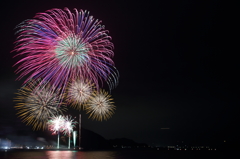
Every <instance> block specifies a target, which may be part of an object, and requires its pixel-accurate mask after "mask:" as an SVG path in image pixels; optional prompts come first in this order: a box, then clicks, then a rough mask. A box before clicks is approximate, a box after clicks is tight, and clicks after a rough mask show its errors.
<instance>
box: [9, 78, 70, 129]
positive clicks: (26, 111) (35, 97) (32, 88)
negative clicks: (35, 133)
mask: <svg viewBox="0 0 240 159" xmlns="http://www.w3.org/2000/svg"><path fill="white" fill-rule="evenodd" d="M52 87H53V86H51V87H50V85H49V84H43V83H38V82H37V81H29V82H28V83H27V84H25V86H23V87H22V88H21V89H19V90H18V93H16V94H17V96H16V97H15V100H14V101H15V102H17V103H16V105H15V109H16V110H17V115H18V116H19V117H20V118H21V119H22V121H23V122H24V123H26V124H27V125H33V129H34V130H38V129H41V128H42V129H45V127H46V123H47V121H48V119H49V118H50V117H53V116H56V115H58V114H62V112H63V111H66V106H65V105H64V103H61V99H60V97H61V96H62V95H60V94H59V92H58V91H57V89H52ZM60 105H61V107H60Z"/></svg>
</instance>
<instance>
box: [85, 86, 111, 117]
mask: <svg viewBox="0 0 240 159" xmlns="http://www.w3.org/2000/svg"><path fill="white" fill-rule="evenodd" d="M112 100H113V99H112V98H111V95H109V94H108V93H107V92H106V91H104V90H102V89H100V91H95V92H94V93H93V96H91V97H90V100H89V101H88V103H87V105H86V111H87V114H90V115H89V118H92V119H96V120H99V121H102V120H103V119H104V120H107V119H109V118H110V117H111V116H112V115H113V113H114V110H115V109H116V107H115V106H114V105H113V101H112Z"/></svg>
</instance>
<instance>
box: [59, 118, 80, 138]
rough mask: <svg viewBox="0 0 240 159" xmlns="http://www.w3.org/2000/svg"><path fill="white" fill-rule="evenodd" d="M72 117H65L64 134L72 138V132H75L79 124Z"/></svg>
mask: <svg viewBox="0 0 240 159" xmlns="http://www.w3.org/2000/svg"><path fill="white" fill-rule="evenodd" d="M73 120H74V119H72V116H66V117H64V124H63V130H62V132H63V134H64V135H68V136H70V134H71V132H72V131H73V128H74V127H75V125H76V124H77V122H75V121H73Z"/></svg>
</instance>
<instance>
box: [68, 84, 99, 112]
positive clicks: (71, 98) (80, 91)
mask: <svg viewBox="0 0 240 159" xmlns="http://www.w3.org/2000/svg"><path fill="white" fill-rule="evenodd" d="M94 88H95V87H94V85H93V84H92V83H90V82H87V80H75V81H73V82H72V83H70V84H69V87H68V89H67V93H66V95H67V96H66V101H67V103H71V106H72V107H73V108H75V109H78V110H81V108H83V109H84V107H85V105H86V103H87V101H88V100H89V98H90V96H91V95H92V93H93V91H94Z"/></svg>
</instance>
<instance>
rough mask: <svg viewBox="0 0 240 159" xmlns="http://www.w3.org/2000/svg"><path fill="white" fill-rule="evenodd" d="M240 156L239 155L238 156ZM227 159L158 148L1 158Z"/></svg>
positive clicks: (2, 157)
mask: <svg viewBox="0 0 240 159" xmlns="http://www.w3.org/2000/svg"><path fill="white" fill-rule="evenodd" d="M238 157H239V156H238ZM179 158H184V159H205V158H211V159H215V158H216V159H225V158H231V157H230V156H226V155H225V153H222V152H219V151H157V150H117V151H115V150H111V151H75V150H0V159H179Z"/></svg>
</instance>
